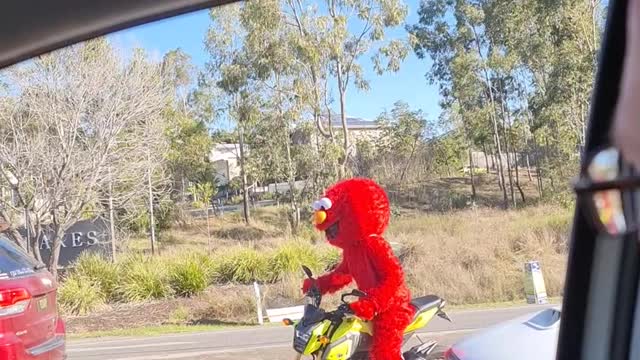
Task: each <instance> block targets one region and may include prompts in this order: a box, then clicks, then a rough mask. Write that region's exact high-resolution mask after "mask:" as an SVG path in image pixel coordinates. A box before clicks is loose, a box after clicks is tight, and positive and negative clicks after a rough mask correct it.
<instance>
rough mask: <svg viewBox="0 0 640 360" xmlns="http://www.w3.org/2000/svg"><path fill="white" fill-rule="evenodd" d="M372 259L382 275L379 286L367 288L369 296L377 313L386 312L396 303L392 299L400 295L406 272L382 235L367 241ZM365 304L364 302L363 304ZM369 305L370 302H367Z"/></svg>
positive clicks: (368, 298)
mask: <svg viewBox="0 0 640 360" xmlns="http://www.w3.org/2000/svg"><path fill="white" fill-rule="evenodd" d="M367 248H368V253H369V254H370V260H371V262H372V263H373V266H374V268H375V269H377V270H378V271H379V275H380V277H381V279H380V283H379V284H378V286H377V287H375V288H373V289H369V290H367V295H368V296H367V298H366V299H363V300H361V301H364V300H369V301H371V302H373V305H374V307H375V312H376V313H381V312H384V311H385V310H386V309H387V308H388V307H389V306H391V305H394V304H393V302H392V301H391V300H393V298H394V297H398V295H400V294H398V291H399V290H400V289H401V288H404V286H403V285H404V272H403V271H402V266H401V265H400V262H399V261H398V258H396V256H395V255H394V253H393V249H391V246H390V245H389V243H387V241H386V240H385V239H384V238H383V237H382V236H375V237H372V238H371V239H369V241H368V242H367ZM363 305H364V304H363ZM367 305H369V304H367Z"/></svg>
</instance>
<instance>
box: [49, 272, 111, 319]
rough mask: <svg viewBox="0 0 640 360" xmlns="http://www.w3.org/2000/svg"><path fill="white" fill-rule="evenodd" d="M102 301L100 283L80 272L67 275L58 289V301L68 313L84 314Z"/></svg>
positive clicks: (103, 300)
mask: <svg viewBox="0 0 640 360" xmlns="http://www.w3.org/2000/svg"><path fill="white" fill-rule="evenodd" d="M104 302H105V296H104V293H103V292H102V290H101V289H100V284H99V283H97V282H96V281H94V280H93V279H91V278H89V277H87V276H82V275H81V274H73V275H71V276H68V277H67V278H66V279H65V280H64V282H63V283H62V285H61V286H60V288H59V290H58V303H59V304H60V307H61V308H62V310H63V311H64V312H65V313H68V314H72V315H86V314H88V313H90V312H92V311H93V310H95V309H97V308H98V307H99V306H101V305H103V304H104Z"/></svg>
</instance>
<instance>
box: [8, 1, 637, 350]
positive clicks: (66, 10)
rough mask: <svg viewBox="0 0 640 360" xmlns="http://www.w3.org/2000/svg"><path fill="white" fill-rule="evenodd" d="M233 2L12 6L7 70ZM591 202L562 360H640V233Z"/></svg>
mask: <svg viewBox="0 0 640 360" xmlns="http://www.w3.org/2000/svg"><path fill="white" fill-rule="evenodd" d="M227 2H230V1H229V0H213V1H211V0H138V1H130V0H93V1H86V0H58V1H50V0H24V1H11V2H7V3H5V4H4V9H3V11H2V12H0V68H4V67H7V66H10V65H12V64H16V63H18V62H20V61H24V60H28V59H30V58H33V57H37V56H39V55H42V54H44V53H47V52H49V51H52V50H54V49H59V48H62V47H64V46H68V45H71V44H74V43H77V42H80V41H84V40H88V39H91V38H94V37H97V36H101V35H104V34H108V33H111V32H114V31H118V30H122V29H126V28H129V27H132V26H136V25H141V24H145V23H149V22H152V21H157V20H161V19H165V18H169V17H173V16H176V15H180V14H185V13H188V12H192V11H196V10H200V9H205V8H209V7H213V6H219V5H223V4H225V3H227ZM626 9H627V0H611V1H609V4H608V18H607V25H606V31H605V34H604V40H603V45H602V48H601V53H600V62H599V67H598V72H597V79H596V80H595V85H594V86H595V90H594V95H593V101H592V108H591V111H590V119H589V126H588V132H587V140H586V148H585V149H584V154H583V159H584V158H586V156H584V155H588V154H591V153H593V152H594V151H596V150H597V149H599V148H602V147H603V146H606V145H608V144H610V139H609V129H610V127H611V124H612V115H613V112H614V109H615V105H616V102H617V99H618V94H619V84H620V79H621V76H622V64H623V58H624V54H625V30H626V23H625V18H626V16H625V15H626ZM638 135H639V136H640V134H638ZM623 171H626V172H629V171H631V170H630V168H626V169H624V170H623ZM625 197H626V198H627V199H628V200H629V201H628V203H629V204H632V205H633V206H631V208H630V210H629V211H630V212H631V214H634V213H633V212H634V211H637V204H638V197H637V194H632V193H629V194H625ZM588 202H589V200H588V199H585V198H578V202H577V206H576V209H575V215H574V220H573V227H572V234H571V241H570V254H569V265H568V274H567V281H566V288H565V292H564V299H563V306H562V322H561V330H560V338H559V345H558V352H557V359H558V360H575V359H639V358H640V309H638V311H636V309H637V308H638V306H639V305H640V302H638V301H637V300H638V291H639V290H640V288H639V287H638V280H639V279H638V274H639V270H640V264H639V257H638V255H639V252H638V251H639V246H638V238H637V233H633V232H631V233H625V234H624V235H621V236H610V235H606V234H603V233H598V232H597V230H596V229H595V228H594V227H593V226H592V225H591V223H590V222H589V221H588V217H589V216H590V215H589V213H588V210H587V208H588V206H589V205H588ZM634 215H636V214H634ZM422 305H425V306H426V305H429V304H422Z"/></svg>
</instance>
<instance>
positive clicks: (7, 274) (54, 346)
mask: <svg viewBox="0 0 640 360" xmlns="http://www.w3.org/2000/svg"><path fill="white" fill-rule="evenodd" d="M56 290H57V283H56V281H55V279H54V278H53V277H52V276H51V274H50V273H49V272H48V271H47V270H46V269H45V267H44V265H43V264H40V263H38V262H37V261H36V260H34V259H33V258H31V257H30V256H29V255H27V254H26V253H25V252H24V251H23V250H22V249H20V248H19V247H18V246H16V245H15V244H14V243H13V242H12V241H11V240H9V239H7V238H6V237H3V236H2V235H1V234H0V359H2V360H61V359H65V358H66V352H65V326H64V322H63V321H62V319H61V318H60V316H59V314H58V306H57V303H56Z"/></svg>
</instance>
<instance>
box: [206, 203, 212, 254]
mask: <svg viewBox="0 0 640 360" xmlns="http://www.w3.org/2000/svg"><path fill="white" fill-rule="evenodd" d="M206 210H207V253H208V254H211V223H210V221H211V220H210V219H209V206H208V205H207V207H206Z"/></svg>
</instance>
